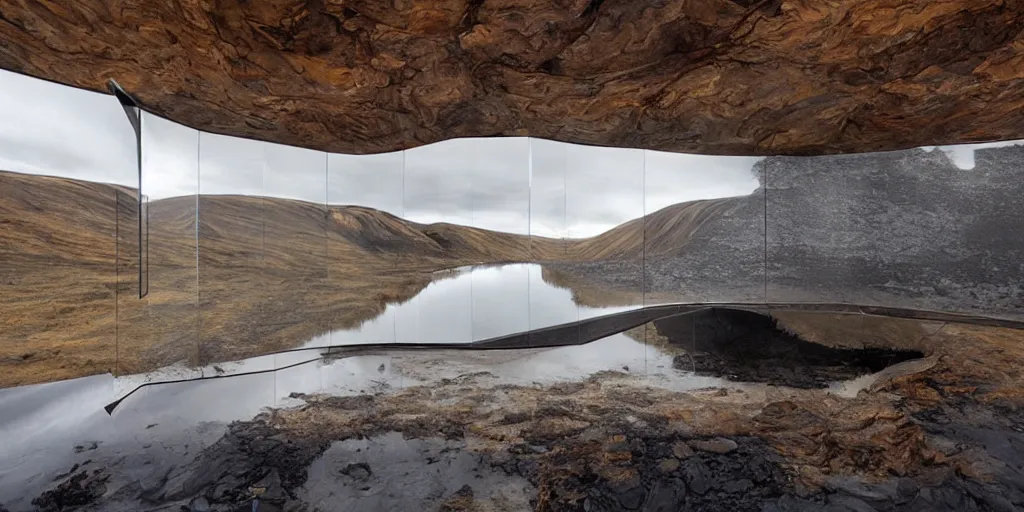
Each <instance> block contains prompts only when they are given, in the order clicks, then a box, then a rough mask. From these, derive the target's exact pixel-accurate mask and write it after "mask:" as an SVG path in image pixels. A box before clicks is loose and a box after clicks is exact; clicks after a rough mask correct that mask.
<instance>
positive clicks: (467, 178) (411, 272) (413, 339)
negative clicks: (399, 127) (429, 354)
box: [395, 141, 482, 343]
mask: <svg viewBox="0 0 1024 512" xmlns="http://www.w3.org/2000/svg"><path fill="white" fill-rule="evenodd" d="M459 144H460V143H459V142H458V141H446V142H443V143H438V144H431V145H429V146H422V147H419V148H415V149H410V150H407V151H405V186H404V192H403V197H404V202H403V209H404V216H403V219H404V221H405V223H406V224H405V226H406V227H407V228H408V229H409V230H410V235H411V236H412V241H411V243H410V244H409V246H408V250H405V251H402V252H401V253H400V254H399V258H398V261H397V266H398V271H399V272H401V273H402V274H404V275H405V278H406V279H407V280H408V282H410V283H411V285H410V286H411V290H410V291H412V292H413V294H412V296H411V297H410V299H409V301H408V307H405V308H400V309H397V310H396V311H395V314H396V321H397V333H396V338H397V341H398V342H399V343H469V342H470V341H472V340H473V310H472V307H473V298H472V293H473V292H472V285H471V282H472V280H471V279H470V278H469V276H468V273H469V272H471V270H472V266H473V265H474V264H477V263H480V262H481V259H482V255H481V252H482V251H481V250H480V247H479V244H478V243H474V242H475V240H474V238H473V237H471V236H469V225H470V223H471V222H472V217H473V215H472V195H473V193H474V189H473V180H472V175H467V173H466V170H465V168H464V167H459V166H457V165H456V166H455V167H453V165H455V164H456V163H457V162H459V160H460V158H461V156H460V155H455V154H454V152H455V151H457V148H458V146H459ZM460 169H461V170H462V174H461V175H459V174H457V172H458V171H459V170H460Z"/></svg>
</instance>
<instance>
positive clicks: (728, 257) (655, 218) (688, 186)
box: [643, 151, 764, 306]
mask: <svg viewBox="0 0 1024 512" xmlns="http://www.w3.org/2000/svg"><path fill="white" fill-rule="evenodd" d="M645 155H646V158H645V174H644V181H645V183H644V190H645V193H644V204H645V206H644V208H645V210H646V212H647V215H646V216H645V218H644V225H643V230H644V241H645V243H644V255H643V258H644V276H645V282H644V303H645V304H646V305H649V306H650V305H657V304H676V303H701V302H748V303H749V302H763V301H764V189H763V187H762V186H761V183H762V182H761V180H760V178H759V176H760V170H759V169H760V167H759V166H760V164H759V163H758V162H759V161H760V159H759V158H751V157H721V156H705V155H686V154H679V153H665V152H660V151H647V152H645Z"/></svg>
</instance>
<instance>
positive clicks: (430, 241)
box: [0, 147, 1024, 386]
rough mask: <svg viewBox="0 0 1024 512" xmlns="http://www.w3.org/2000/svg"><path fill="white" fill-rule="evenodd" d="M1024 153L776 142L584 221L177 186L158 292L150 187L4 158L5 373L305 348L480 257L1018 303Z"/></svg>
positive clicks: (590, 288)
mask: <svg viewBox="0 0 1024 512" xmlns="http://www.w3.org/2000/svg"><path fill="white" fill-rule="evenodd" d="M1022 161H1024V148H1020V147H1007V148H999V149H988V150H981V151H978V153H977V157H976V162H977V163H976V167H975V169H974V170H972V171H963V170H961V169H958V168H957V167H955V166H954V165H953V164H952V163H951V162H950V161H949V160H948V158H947V157H946V156H945V154H944V153H942V152H938V151H936V152H932V153H927V152H924V151H921V150H911V151H904V152H896V153H885V154H869V155H848V156H841V157H822V158H815V159H801V158H768V159H765V160H764V161H762V162H761V163H759V164H758V166H757V168H756V170H757V171H758V172H759V173H760V175H761V176H762V177H764V176H767V177H768V188H767V194H766V191H765V189H764V188H760V189H758V190H756V191H755V192H754V193H753V194H751V195H749V196H743V197H733V198H725V199H712V200H701V201H692V202H688V203H681V204H676V205H672V206H669V207H666V208H663V209H661V210H659V211H657V212H653V213H649V214H648V215H647V216H646V218H645V219H636V220H632V221H629V222H626V223H624V224H622V225H620V226H618V227H616V228H613V229H611V230H609V231H607V232H605V233H602V234H600V235H597V236H595V237H591V238H587V239H569V240H558V239H551V238H544V237H538V236H525V235H515V234H509V233H500V232H495V231H489V230H485V229H479V228H473V227H467V226H461V225H455V224H446V223H435V224H419V223H415V222H410V221H407V220H405V219H402V218H400V217H398V216H395V215H392V214H389V213H386V212H382V211H379V210H375V209H373V208H367V207H360V206H333V205H332V206H330V207H325V206H324V205H320V204H313V203H307V202H302V201H295V200H287V199H277V198H264V197H252V196H227V195H201V196H198V201H197V198H196V196H191V197H176V198H171V199H164V200H158V201H154V202H152V203H150V205H149V226H150V227H149V276H150V278H149V283H150V294H149V296H148V297H146V298H145V299H142V300H139V299H138V298H136V296H135V294H136V293H137V288H136V287H137V283H136V279H137V256H138V254H137V252H136V251H137V246H136V243H135V239H136V236H137V233H136V232H135V221H136V208H137V207H136V205H135V198H134V192H133V191H130V190H128V189H124V188H118V187H114V186H110V185H103V184H96V183H85V182H78V181H74V180H69V179H61V178H49V177H40V176H26V175H19V174H11V173H0V189H2V190H3V191H4V193H3V194H2V195H0V223H2V224H0V227H2V228H3V230H2V232H0V236H2V240H0V241H2V243H0V286H2V287H3V288H2V295H0V301H2V308H0V326H2V328H3V331H2V332H3V340H2V341H3V342H2V343H0V368H2V369H3V370H4V371H3V377H0V385H3V386H8V385H18V384H26V383H32V382H43V381H50V380H56V379H63V378H70V377H76V376H82V375H89V374H95V373H101V372H106V371H113V370H115V369H117V370H119V371H120V372H122V373H134V372H142V371H148V370H152V369H155V368H157V367H160V366H164V365H168V364H171V363H174V362H179V361H186V362H187V363H189V364H196V363H202V364H208V363H213V362H218V361H225V360H235V359H242V358H246V357H250V356H254V355H259V354H262V353H267V352H272V351H277V350H282V349H288V348H293V347H296V346H300V345H302V344H304V343H306V342H308V341H309V340H313V339H315V338H317V337H321V338H322V337H323V336H325V335H328V333H331V332H338V331H345V330H353V329H356V328H358V327H359V326H360V325H361V324H363V323H364V322H368V321H373V319H375V318H379V317H380V316H381V315H382V314H383V313H385V311H386V310H387V308H388V305H389V304H390V305H392V306H394V305H398V304H402V303H406V302H408V301H411V300H414V298H415V297H416V296H417V295H418V294H420V293H421V292H422V291H423V290H424V289H425V288H426V287H427V286H428V285H429V284H430V283H431V282H433V281H436V280H437V279H440V278H442V277H443V276H441V275H435V274H434V272H436V271H438V270H442V269H452V268H457V267H462V266H472V265H482V264H483V265H486V264H507V263H538V264H540V265H541V267H540V272H541V276H540V277H541V278H542V280H543V283H546V284H548V285H552V286H555V287H558V288H561V289H566V290H569V291H571V294H572V301H573V302H574V303H575V304H578V305H580V306H586V307H592V308H599V307H613V308H617V307H624V306H636V305H641V304H647V305H651V304H656V303H668V302H761V301H763V300H765V293H766V292H767V294H768V297H767V298H768V299H769V300H771V301H773V302H789V301H817V302H849V303H861V304H877V305H891V306H896V307H911V308H920V309H935V310H944V311H965V312H972V313H982V314H994V315H1003V316H1014V315H1020V311H1022V310H1024V300H1022V295H1021V293H1022V292H1021V290H1020V287H1019V284H1017V283H1020V282H1021V281H1022V280H1024V266H1022V264H1021V263H1020V262H1021V261H1024V240H1022V239H1021V238H1020V237H1019V236H1016V235H1015V232H1016V229H1017V228H1018V227H1019V225H1020V220H1021V212H1022V211H1024V204H1022V203H1021V201H1022V197H1024V194H1021V193H1020V192H1021V187H1020V183H1021V182H1020V173H1019V170H1018V169H1019V163H1020V162H1022ZM766 195H767V197H768V201H769V203H768V204H767V205H766V204H765V202H764V198H765V197H766ZM115 201H116V202H115ZM197 208H198V212H199V215H198V219H199V224H198V226H197V225H196V222H195V219H196V211H197ZM766 212H767V214H768V219H767V220H768V222H767V228H768V233H767V240H766V238H765V226H766V222H765V213H766ZM197 235H198V247H199V251H198V254H197V252H196V239H197ZM115 242H116V243H115ZM766 251H767V257H768V261H767V262H766V261H765V254H766ZM766 263H767V264H766ZM197 268H198V271H197ZM766 268H767V270H768V276H767V279H766V276H765V269H766ZM454 279H457V277H455V278H454ZM523 283H525V281H523ZM524 286H525V284H524ZM115 290H116V292H115ZM510 307H511V306H510ZM515 307H519V306H515ZM524 307H531V306H524ZM428 309H429V308H428ZM424 311H427V309H425V310H424ZM495 324H496V325H497V324H498V323H497V322H495ZM520 325H522V323H520ZM530 327H533V325H530ZM484 330H485V331H486V332H491V330H487V329H484ZM393 336H395V337H396V338H397V341H410V340H407V339H403V338H402V336H401V334H400V333H398V332H395V334H393ZM379 341H395V338H392V339H386V340H379ZM412 341H415V340H412ZM457 341H464V340H462V339H459V340H457ZM115 364H116V366H115Z"/></svg>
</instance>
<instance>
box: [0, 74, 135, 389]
mask: <svg viewBox="0 0 1024 512" xmlns="http://www.w3.org/2000/svg"><path fill="white" fill-rule="evenodd" d="M0 90H2V91H3V94H0V119H2V121H0V387H9V386H19V385H25V384H33V383H40V382H48V381H54V380H63V379H70V378H75V377H81V376H86V375H94V374H101V373H108V372H109V373H113V372H115V371H117V368H116V363H117V334H116V333H117V331H116V330H117V315H116V312H117V292H118V278H117V272H118V266H117V262H118V256H117V251H118V249H119V247H120V244H118V239H119V237H118V220H119V218H120V216H119V215H118V204H119V203H118V199H119V196H123V197H124V198H132V197H135V193H136V189H137V188H138V175H137V174H138V170H137V161H136V156H137V152H136V139H135V133H134V131H133V130H132V128H131V126H130V125H129V123H128V121H127V118H126V117H125V114H124V111H123V110H122V109H121V106H120V105H119V103H118V102H117V100H115V99H114V98H113V97H111V96H108V95H104V94H96V93H93V92H88V91H84V90H80V89H73V88H69V87H64V86H60V85H56V84H53V83H49V82H44V81H41V80H36V79H33V78H29V77H26V76H22V75H17V74H14V73H9V72H6V71H0ZM129 214H130V212H125V213H124V216H125V217H127V216H128V215H129ZM130 220H131V222H136V221H137V218H136V217H133V218H131V219H130ZM125 236H126V237H127V236H129V234H128V233H125ZM125 249H126V250H127V248H125ZM136 278H137V276H136ZM125 291H126V292H127V290H125Z"/></svg>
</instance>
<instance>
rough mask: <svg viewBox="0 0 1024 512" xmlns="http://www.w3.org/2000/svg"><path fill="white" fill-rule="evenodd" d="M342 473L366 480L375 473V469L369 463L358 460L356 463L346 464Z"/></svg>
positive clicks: (362, 480)
mask: <svg viewBox="0 0 1024 512" xmlns="http://www.w3.org/2000/svg"><path fill="white" fill-rule="evenodd" d="M341 474H343V475H348V476H349V477H352V479H354V480H357V481H359V482H365V481H367V480H369V479H370V477H371V476H372V475H373V471H371V470H370V465H369V464H367V463H365V462H356V463H355V464H349V465H348V466H345V468H344V469H342V470H341Z"/></svg>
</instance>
